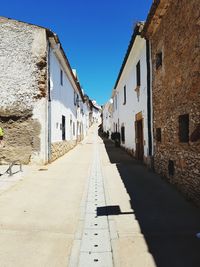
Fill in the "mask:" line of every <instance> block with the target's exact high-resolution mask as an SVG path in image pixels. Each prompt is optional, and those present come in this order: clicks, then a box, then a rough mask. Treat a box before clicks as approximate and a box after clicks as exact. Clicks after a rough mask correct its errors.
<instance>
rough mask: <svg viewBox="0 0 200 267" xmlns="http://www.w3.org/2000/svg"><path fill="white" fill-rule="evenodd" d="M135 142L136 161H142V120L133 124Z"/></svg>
mask: <svg viewBox="0 0 200 267" xmlns="http://www.w3.org/2000/svg"><path fill="white" fill-rule="evenodd" d="M135 142H136V159H138V160H142V161H143V157H144V138H143V119H140V120H137V121H136V122H135Z"/></svg>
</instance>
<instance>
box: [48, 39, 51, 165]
mask: <svg viewBox="0 0 200 267" xmlns="http://www.w3.org/2000/svg"><path fill="white" fill-rule="evenodd" d="M50 52H51V49H50V43H49V42H48V162H50V161H51V83H50Z"/></svg>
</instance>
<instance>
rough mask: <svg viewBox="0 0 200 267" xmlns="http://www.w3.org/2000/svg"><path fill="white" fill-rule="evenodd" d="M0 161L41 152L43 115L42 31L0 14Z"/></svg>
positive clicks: (35, 156) (25, 160)
mask: <svg viewBox="0 0 200 267" xmlns="http://www.w3.org/2000/svg"><path fill="white" fill-rule="evenodd" d="M0 39H1V40H0V99H1V102H0V124H1V125H2V126H3V128H4V131H5V146H4V147H3V148H1V154H0V161H1V162H7V161H10V160H12V161H13V160H21V161H22V162H23V163H28V162H30V161H31V160H32V161H38V158H41V157H43V158H44V159H46V157H47V155H45V149H46V147H45V142H46V140H45V132H46V126H45V124H44V121H45V119H46V116H47V113H46V111H47V98H46V96H47V51H46V46H47V42H46V31H45V30H44V29H42V28H39V27H37V26H34V25H29V24H25V23H20V22H18V21H14V20H9V19H6V18H0Z"/></svg>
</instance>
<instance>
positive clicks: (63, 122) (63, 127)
mask: <svg viewBox="0 0 200 267" xmlns="http://www.w3.org/2000/svg"><path fill="white" fill-rule="evenodd" d="M62 140H65V116H63V115H62Z"/></svg>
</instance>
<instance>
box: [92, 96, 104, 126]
mask: <svg viewBox="0 0 200 267" xmlns="http://www.w3.org/2000/svg"><path fill="white" fill-rule="evenodd" d="M101 117H102V109H101V107H100V106H99V105H98V104H97V102H96V101H95V100H92V118H93V123H98V124H100V123H101V122H102V118H101Z"/></svg>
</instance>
